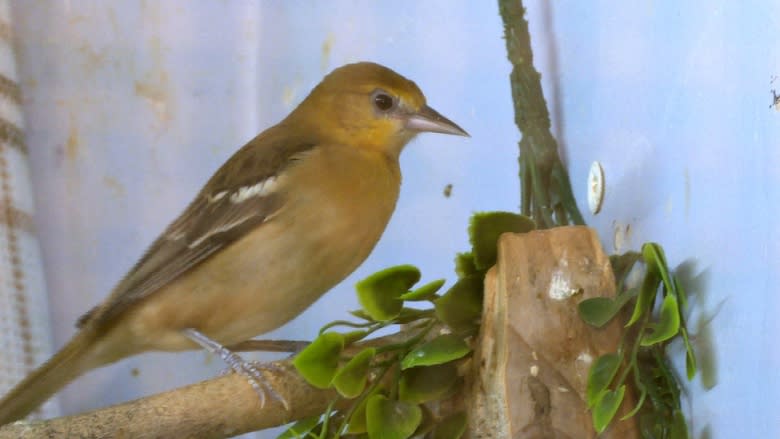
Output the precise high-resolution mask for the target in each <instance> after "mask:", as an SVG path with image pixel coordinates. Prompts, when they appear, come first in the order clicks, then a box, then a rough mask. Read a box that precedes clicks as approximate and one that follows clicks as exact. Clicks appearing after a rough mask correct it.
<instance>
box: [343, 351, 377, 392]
mask: <svg viewBox="0 0 780 439" xmlns="http://www.w3.org/2000/svg"><path fill="white" fill-rule="evenodd" d="M374 355H376V349H374V348H365V349H363V350H362V351H360V352H359V353H358V354H357V355H355V356H354V357H352V359H350V360H349V361H348V362H347V364H345V365H344V366H343V367H342V368H341V369H339V371H338V372H336V376H334V377H333V387H335V388H336V390H337V391H338V392H339V393H340V394H341V396H343V397H345V398H349V399H352V398H356V397H357V396H358V395H360V394H361V393H363V389H364V388H365V387H366V382H367V381H368V372H369V370H370V369H371V360H372V359H373V358H374Z"/></svg>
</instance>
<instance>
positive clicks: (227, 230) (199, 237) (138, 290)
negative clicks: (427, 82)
mask: <svg viewBox="0 0 780 439" xmlns="http://www.w3.org/2000/svg"><path fill="white" fill-rule="evenodd" d="M279 127H280V125H277V126H276V127H273V128H271V129H269V130H267V131H265V132H264V133H262V134H260V135H259V136H257V137H256V138H254V139H253V140H252V141H250V142H249V143H247V144H246V145H245V146H244V147H243V148H241V149H240V150H239V151H238V152H236V153H235V154H234V155H233V156H232V157H231V158H230V159H229V160H228V161H227V162H225V164H224V165H222V167H221V168H220V169H219V170H218V171H217V172H216V173H215V174H214V175H213V176H212V177H211V179H210V180H209V181H208V183H207V184H206V186H205V187H204V188H203V189H202V190H201V192H200V193H199V194H198V196H197V197H196V198H195V200H193V201H192V203H190V205H189V206H188V207H187V208H186V209H185V210H184V212H182V214H181V215H180V216H179V217H178V218H177V219H176V220H175V221H174V222H173V223H172V224H171V225H170V226H168V228H167V229H166V230H165V232H164V233H163V234H162V235H161V236H160V237H158V238H157V239H156V240H155V241H154V243H153V244H152V245H151V247H149V249H148V250H147V251H146V253H144V255H143V256H142V257H141V259H140V260H139V261H138V262H137V263H136V264H135V266H134V267H133V268H132V269H131V270H130V272H128V273H127V275H126V276H125V277H124V278H123V279H122V281H121V282H120V283H119V284H118V285H117V286H116V288H114V291H113V292H112V294H111V295H110V296H109V297H108V299H107V300H106V301H104V302H103V303H102V304H101V305H98V306H97V307H95V308H94V309H92V310H91V311H89V312H87V313H86V314H85V315H84V316H82V317H81V318H80V319H79V321H78V322H77V325H78V326H79V327H81V326H83V325H85V324H87V323H97V324H103V323H108V322H110V321H112V320H113V318H114V317H116V316H117V315H119V314H121V313H122V312H124V310H126V309H127V308H128V307H129V306H131V305H132V304H135V303H137V302H138V301H139V300H141V299H143V298H145V297H148V296H149V295H151V294H153V293H154V292H155V291H157V290H159V289H160V288H161V287H163V286H165V285H166V284H168V283H170V282H171V281H173V280H175V279H176V278H178V277H179V276H181V275H182V274H184V273H186V272H187V271H189V270H191V269H193V268H194V267H196V266H197V265H198V264H200V263H201V262H203V261H204V260H206V259H207V258H208V257H210V256H212V255H213V254H215V253H216V252H218V251H220V250H222V249H224V248H225V247H227V246H229V245H230V244H232V243H233V242H235V241H237V240H238V239H240V238H241V237H242V236H244V235H245V234H247V233H248V232H249V231H251V230H253V229H254V228H256V227H259V226H261V225H262V223H263V222H264V221H265V220H266V218H268V217H269V216H270V215H272V214H273V213H274V212H275V211H276V210H277V209H279V207H281V206H282V204H283V202H284V200H283V198H284V197H283V194H280V193H275V192H271V193H269V194H267V195H262V196H254V197H248V198H246V199H245V200H244V201H242V202H240V203H236V202H233V201H231V197H230V195H231V194H233V193H235V192H236V191H238V190H239V189H240V188H242V187H244V188H246V187H249V186H252V185H255V184H257V183H259V182H263V181H266V180H268V179H269V178H273V177H276V176H278V175H280V174H281V173H282V172H283V170H284V169H285V168H286V167H287V166H288V165H289V164H290V163H292V162H294V161H295V160H296V159H297V158H298V157H299V156H300V155H301V154H303V153H305V152H306V151H308V150H310V149H312V148H314V146H315V144H314V143H312V142H307V141H305V140H304V139H300V138H295V137H291V136H285V135H282V134H281V133H282V132H283V131H284V130H280V129H279ZM287 131H288V132H289V130H287ZM219 194H222V195H221V196H219Z"/></svg>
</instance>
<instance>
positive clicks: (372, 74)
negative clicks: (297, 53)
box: [290, 62, 468, 157]
mask: <svg viewBox="0 0 780 439" xmlns="http://www.w3.org/2000/svg"><path fill="white" fill-rule="evenodd" d="M290 119H291V120H292V121H294V122H295V123H296V124H301V123H302V122H303V121H305V124H306V125H307V128H308V129H310V130H312V131H313V132H314V133H316V135H317V136H318V137H319V138H321V139H324V140H326V141H329V142H334V143H339V144H345V145H351V146H355V147H359V148H366V149H370V150H375V151H381V152H383V153H385V154H388V155H390V156H394V157H397V156H398V154H399V153H400V152H401V150H402V149H403V147H404V145H406V144H407V143H408V142H409V141H410V140H411V139H412V138H414V136H415V135H417V134H418V133H422V132H433V133H444V134H455V135H459V136H468V133H466V131H464V130H463V129H462V128H461V127H459V126H458V125H456V124H455V123H454V122H452V121H451V120H449V119H447V118H446V117H444V116H442V115H441V114H439V113H438V112H437V111H435V110H434V109H432V108H431V107H429V106H428V105H427V104H426V100H425V95H423V93H422V91H420V89H419V87H417V84H415V83H414V82H412V81H410V80H408V79H406V78H404V77H403V76H401V75H399V74H398V73H396V72H394V71H392V70H390V69H388V68H387V67H384V66H381V65H379V64H374V63H369V62H361V63H356V64H347V65H345V66H342V67H339V68H337V69H336V70H334V71H332V72H331V73H330V74H329V75H328V76H326V77H325V79H323V80H322V82H320V84H319V85H317V87H315V88H314V90H312V92H311V93H310V94H309V96H308V97H306V99H305V100H304V101H303V102H302V103H301V104H300V105H299V106H298V108H297V109H296V110H295V111H294V112H293V113H292V114H291V115H290ZM309 125H310V126H309Z"/></svg>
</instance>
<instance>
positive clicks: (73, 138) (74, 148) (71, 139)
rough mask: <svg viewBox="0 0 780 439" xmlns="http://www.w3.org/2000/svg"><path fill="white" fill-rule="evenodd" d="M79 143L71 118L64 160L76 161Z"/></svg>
mask: <svg viewBox="0 0 780 439" xmlns="http://www.w3.org/2000/svg"><path fill="white" fill-rule="evenodd" d="M80 146H81V142H80V140H79V130H78V128H77V127H76V123H75V121H74V120H73V118H72V117H71V121H70V128H69V130H68V139H67V140H66V141H65V158H66V159H68V160H69V161H76V159H78V157H79V148H80Z"/></svg>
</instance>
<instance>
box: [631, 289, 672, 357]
mask: <svg viewBox="0 0 780 439" xmlns="http://www.w3.org/2000/svg"><path fill="white" fill-rule="evenodd" d="M648 326H649V327H650V329H651V332H650V333H648V334H645V335H644V336H643V337H642V341H641V343H640V344H641V345H642V346H652V345H654V344H656V343H660V342H662V341H666V340H669V339H670V338H672V337H674V336H675V335H677V332H679V331H680V309H679V308H678V306H677V297H675V296H674V295H672V294H668V295H667V296H666V297H664V302H663V304H661V316H660V318H659V320H658V323H656V324H652V325H648Z"/></svg>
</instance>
